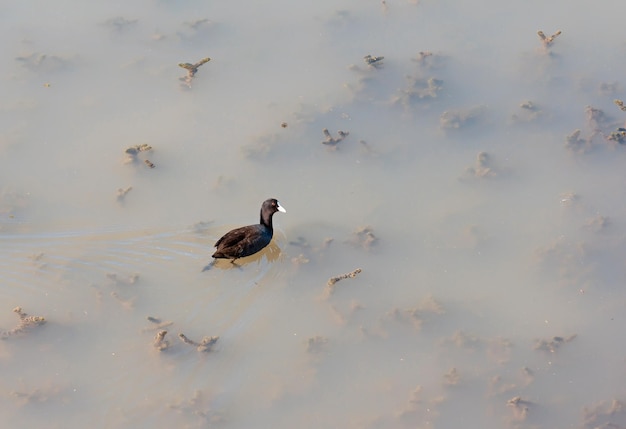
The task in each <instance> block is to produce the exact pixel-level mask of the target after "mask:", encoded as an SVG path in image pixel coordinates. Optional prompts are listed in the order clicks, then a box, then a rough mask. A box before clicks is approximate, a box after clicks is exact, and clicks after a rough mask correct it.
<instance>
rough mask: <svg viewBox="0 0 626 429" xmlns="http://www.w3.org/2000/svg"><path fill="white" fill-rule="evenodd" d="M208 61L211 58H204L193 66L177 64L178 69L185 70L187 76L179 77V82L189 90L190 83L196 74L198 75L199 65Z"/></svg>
mask: <svg viewBox="0 0 626 429" xmlns="http://www.w3.org/2000/svg"><path fill="white" fill-rule="evenodd" d="M209 61H211V58H209V57H206V58H202V59H201V60H200V61H198V62H197V63H195V64H191V63H178V67H181V68H184V69H185V70H187V76H183V77H181V78H180V80H181V81H182V82H183V83H184V84H185V86H187V87H188V88H191V81H192V80H193V78H194V76H195V75H196V73H198V68H199V67H200V66H201V65H203V64H206V63H208V62H209Z"/></svg>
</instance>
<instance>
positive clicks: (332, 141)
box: [322, 128, 350, 146]
mask: <svg viewBox="0 0 626 429" xmlns="http://www.w3.org/2000/svg"><path fill="white" fill-rule="evenodd" d="M322 132H323V133H324V136H325V137H326V138H325V139H324V140H322V144H325V145H329V146H335V145H336V144H337V143H339V142H340V141H342V140H343V139H345V138H346V137H348V135H350V132H348V131H341V130H339V131H337V137H333V136H331V135H330V131H328V128H324V129H323V130H322Z"/></svg>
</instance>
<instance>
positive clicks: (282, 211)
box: [276, 203, 287, 213]
mask: <svg viewBox="0 0 626 429" xmlns="http://www.w3.org/2000/svg"><path fill="white" fill-rule="evenodd" d="M276 208H277V209H278V211H279V212H281V213H287V210H285V208H284V207H283V206H281V205H280V203H277V204H276Z"/></svg>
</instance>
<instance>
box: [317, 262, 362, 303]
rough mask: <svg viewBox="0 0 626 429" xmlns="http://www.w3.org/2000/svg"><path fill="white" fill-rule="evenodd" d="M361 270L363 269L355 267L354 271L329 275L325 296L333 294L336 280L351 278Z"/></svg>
mask: <svg viewBox="0 0 626 429" xmlns="http://www.w3.org/2000/svg"><path fill="white" fill-rule="evenodd" d="M361 271H363V270H362V269H361V268H357V269H356V270H354V271H350V272H349V273H346V274H341V275H339V276H335V277H331V278H329V279H328V282H327V283H326V294H325V295H326V297H329V296H331V295H332V294H333V292H334V291H335V284H336V283H337V282H338V281H341V280H344V279H353V278H355V277H356V276H357V275H358V274H359V273H360V272H361Z"/></svg>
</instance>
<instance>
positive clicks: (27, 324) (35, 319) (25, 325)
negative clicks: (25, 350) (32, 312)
mask: <svg viewBox="0 0 626 429" xmlns="http://www.w3.org/2000/svg"><path fill="white" fill-rule="evenodd" d="M13 312H14V313H16V314H17V315H18V317H19V318H20V322H19V324H18V325H17V326H16V327H15V328H13V329H10V330H8V331H0V339H5V338H8V337H11V336H13V335H18V334H23V333H25V332H27V331H29V330H31V329H32V328H34V327H35V326H41V325H43V324H45V323H46V319H45V318H43V317H41V316H29V315H28V314H26V313H25V312H24V311H23V310H22V307H15V308H14V309H13Z"/></svg>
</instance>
